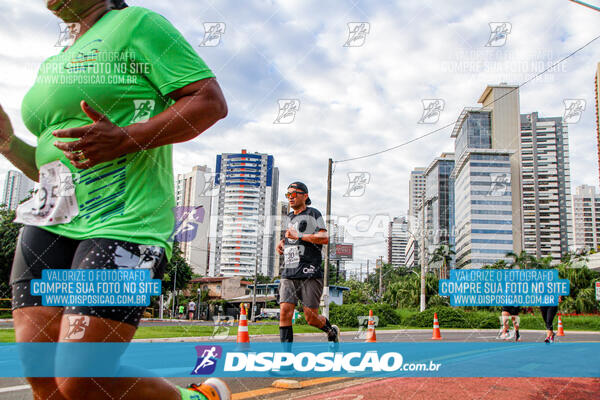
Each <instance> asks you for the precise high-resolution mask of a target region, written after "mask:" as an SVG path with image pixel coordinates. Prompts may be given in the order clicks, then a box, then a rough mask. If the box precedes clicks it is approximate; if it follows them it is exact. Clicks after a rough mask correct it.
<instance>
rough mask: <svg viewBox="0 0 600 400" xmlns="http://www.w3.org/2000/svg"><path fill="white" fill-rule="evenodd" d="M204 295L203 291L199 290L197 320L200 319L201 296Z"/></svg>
mask: <svg viewBox="0 0 600 400" xmlns="http://www.w3.org/2000/svg"><path fill="white" fill-rule="evenodd" d="M201 294H202V289H200V288H198V304H197V305H196V313H197V314H196V315H197V318H198V319H200V295H201Z"/></svg>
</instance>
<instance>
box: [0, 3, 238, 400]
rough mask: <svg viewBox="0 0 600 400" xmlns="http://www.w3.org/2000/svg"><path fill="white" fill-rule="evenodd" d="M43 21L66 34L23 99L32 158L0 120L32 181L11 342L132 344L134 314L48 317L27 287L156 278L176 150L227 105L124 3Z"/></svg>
mask: <svg viewBox="0 0 600 400" xmlns="http://www.w3.org/2000/svg"><path fill="white" fill-rule="evenodd" d="M47 7H48V9H49V10H50V11H52V12H53V13H54V14H55V15H56V16H58V17H59V18H60V19H62V20H63V21H64V22H65V23H66V24H71V25H69V27H68V29H67V30H65V32H64V38H66V39H68V40H65V43H64V45H65V47H64V48H63V49H62V51H60V52H59V54H56V55H54V56H52V57H50V58H48V59H47V60H46V61H45V62H44V63H43V64H42V65H41V67H40V70H39V73H38V76H37V79H36V81H35V83H34V85H33V87H32V88H31V89H30V90H29V92H28V93H27V94H26V96H25V98H24V99H23V104H22V116H23V120H24V122H25V125H26V126H27V128H28V129H29V130H30V131H31V132H32V133H33V134H34V135H35V136H36V137H37V146H35V147H34V146H29V145H28V144H26V143H25V142H24V141H22V140H21V139H19V138H17V137H16V136H14V134H13V129H12V126H11V123H10V121H9V119H8V117H7V116H6V114H5V113H4V111H3V110H2V108H1V107H0V152H1V153H2V154H3V155H4V156H5V157H6V158H7V159H8V160H10V161H11V162H12V163H13V164H14V165H15V166H16V167H17V168H19V169H20V170H22V171H23V172H24V173H25V174H26V175H27V176H28V177H29V178H31V179H33V180H36V181H39V188H38V190H37V192H36V194H35V195H34V196H33V198H32V199H31V200H29V201H27V202H25V203H23V204H22V205H21V206H20V207H19V208H18V210H17V218H16V222H20V223H23V224H24V225H25V226H24V228H23V230H22V231H21V234H20V236H19V242H18V244H17V249H16V252H15V260H14V262H13V268H12V272H11V279H10V283H11V285H12V293H13V310H14V312H13V316H14V323H15V330H16V337H17V341H19V342H36V341H46V342H59V341H60V342H72V341H79V342H82V341H83V342H128V341H130V340H131V338H132V337H133V335H134V333H135V331H136V329H137V325H138V324H139V320H140V318H141V315H142V313H143V311H144V307H142V306H136V307H134V306H132V307H129V306H121V307H115V306H114V305H112V306H111V305H106V304H105V305H103V306H102V307H95V306H93V307H81V306H77V307H46V306H42V301H41V297H40V296H33V295H31V290H30V282H31V280H32V279H40V278H41V276H42V270H43V269H65V268H67V269H68V268H71V269H97V268H109V269H117V268H147V269H149V270H150V271H151V276H152V277H153V278H156V279H160V278H162V276H163V274H164V268H165V264H166V262H167V260H168V259H169V258H170V257H171V252H172V242H170V241H169V237H170V235H171V234H172V232H173V226H174V213H173V207H174V206H175V200H174V193H173V186H174V185H173V167H172V144H173V143H179V142H185V141H188V140H191V139H193V138H195V137H197V136H198V135H199V134H201V133H202V132H204V131H205V130H207V129H208V128H209V127H211V126H212V125H213V124H215V123H216V122H217V121H218V120H219V119H222V118H224V117H225V116H226V114H227V105H226V103H225V99H224V97H223V94H222V92H221V89H220V87H219V85H218V84H217V82H216V80H215V75H214V74H213V73H212V72H211V70H210V69H209V68H208V67H207V66H206V64H205V63H204V61H203V60H202V59H201V58H200V57H199V56H198V55H197V54H196V52H195V51H194V49H193V48H192V46H191V45H190V44H189V43H188V42H187V41H186V40H185V39H184V38H183V36H182V35H181V33H179V31H177V29H175V28H174V27H173V26H172V25H171V24H170V23H169V22H168V21H167V20H166V19H165V18H163V17H162V16H161V15H159V14H157V13H154V12H152V11H150V10H147V9H145V8H141V7H127V5H126V4H125V3H124V2H123V1H122V0H107V1H105V0H48V1H47ZM64 38H63V39H64ZM61 356H63V357H62V358H61V359H64V360H66V361H68V360H69V357H73V358H78V357H79V359H80V358H81V357H84V356H83V355H81V354H66V355H62V354H61ZM25 358H26V357H25ZM35 359H36V362H48V363H49V365H52V363H54V360H52V359H50V360H39V359H38V357H36V358H35ZM74 361H75V362H79V361H78V360H74ZM28 380H29V382H30V383H31V386H32V390H33V392H34V397H35V398H44V399H45V398H53V399H80V398H81V396H82V394H87V393H89V391H90V390H97V391H102V392H103V393H104V394H105V395H108V396H109V397H111V398H120V397H122V396H123V395H124V393H127V396H128V398H140V399H160V400H166V399H172V400H179V399H184V400H185V399H191V398H193V399H204V398H208V399H226V398H229V390H228V389H227V387H226V385H224V383H222V382H221V381H218V380H209V381H207V382H205V384H203V385H200V386H195V385H194V386H193V388H192V389H193V391H192V390H186V389H181V388H179V389H176V388H175V387H174V386H173V385H171V384H170V383H169V382H167V381H166V380H164V379H154V378H143V379H138V378H119V379H108V378H105V379H94V380H92V379H91V378H89V379H85V378H80V379H72V378H28ZM98 385H100V386H101V387H99V386H98Z"/></svg>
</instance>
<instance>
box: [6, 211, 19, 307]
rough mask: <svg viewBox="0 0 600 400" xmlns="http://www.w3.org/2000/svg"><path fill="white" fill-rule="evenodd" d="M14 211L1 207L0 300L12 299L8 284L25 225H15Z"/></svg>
mask: <svg viewBox="0 0 600 400" xmlns="http://www.w3.org/2000/svg"><path fill="white" fill-rule="evenodd" d="M14 219H15V212H14V210H9V209H7V208H6V207H5V206H4V205H2V206H1V207H0V298H4V297H6V298H8V297H11V288H10V285H9V284H8V281H9V279H10V270H11V267H12V262H13V258H14V257H15V248H16V245H17V236H18V235H19V229H21V227H22V226H23V225H21V224H15V223H14V222H13V220H14Z"/></svg>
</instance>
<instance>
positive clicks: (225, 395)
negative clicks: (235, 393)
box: [182, 378, 231, 400]
mask: <svg viewBox="0 0 600 400" xmlns="http://www.w3.org/2000/svg"><path fill="white" fill-rule="evenodd" d="M188 390H189V391H192V392H197V393H200V394H202V395H204V397H206V398H207V399H208V400H231V390H229V387H228V386H227V384H226V383H225V382H223V381H222V380H221V379H217V378H208V379H207V380H205V381H204V382H203V383H202V384H200V385H196V384H195V383H192V384H191V385H190V386H188ZM182 397H183V396H182Z"/></svg>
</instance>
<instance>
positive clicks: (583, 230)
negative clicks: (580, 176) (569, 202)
mask: <svg viewBox="0 0 600 400" xmlns="http://www.w3.org/2000/svg"><path fill="white" fill-rule="evenodd" d="M572 199H573V228H574V229H573V232H574V235H573V236H574V242H573V248H572V250H580V249H587V250H598V246H600V196H599V195H597V194H596V190H595V188H594V186H589V185H581V186H578V187H577V188H575V194H574V195H573V198H572Z"/></svg>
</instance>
